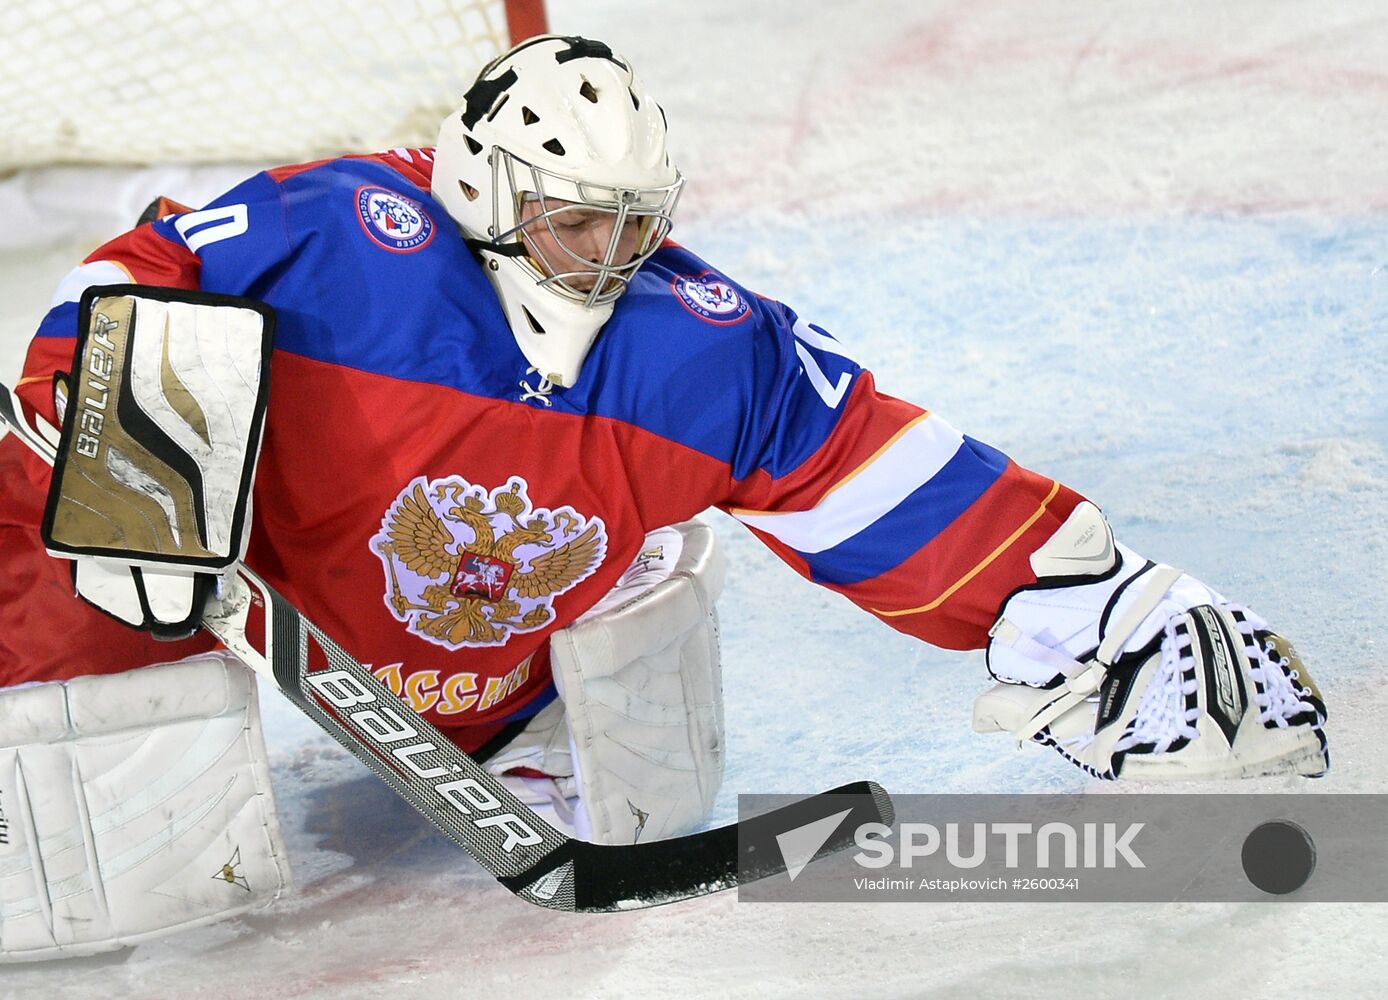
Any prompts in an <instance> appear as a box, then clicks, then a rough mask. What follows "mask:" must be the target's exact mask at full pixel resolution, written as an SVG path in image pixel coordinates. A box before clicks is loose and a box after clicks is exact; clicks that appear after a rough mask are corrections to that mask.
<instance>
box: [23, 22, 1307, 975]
mask: <svg viewBox="0 0 1388 1000" xmlns="http://www.w3.org/2000/svg"><path fill="white" fill-rule="evenodd" d="M683 184H684V178H683V177H682V175H681V174H680V172H679V170H678V169H677V168H676V166H675V164H674V161H673V160H672V159H671V156H670V153H669V152H668V150H667V148H666V121H665V115H664V113H663V112H662V111H661V109H660V107H659V105H658V104H657V103H656V102H655V100H654V99H653V98H652V97H651V96H650V95H649V94H647V93H646V92H645V90H644V89H643V88H642V86H641V84H640V82H639V81H638V79H637V78H636V76H635V75H634V74H633V72H632V70H631V68H630V66H629V64H628V63H627V62H626V60H625V59H623V58H621V57H620V56H618V55H616V54H614V53H613V52H612V51H611V50H610V49H609V48H608V47H607V46H605V45H603V44H601V43H599V42H595V41H590V40H585V39H579V38H563V37H553V36H545V37H541V38H538V39H532V40H530V41H528V42H525V43H522V44H521V45H520V46H518V47H517V48H516V49H514V50H512V51H511V52H509V53H507V54H506V55H504V56H502V57H500V58H499V59H497V60H496V61H494V62H493V63H492V64H490V65H489V66H487V67H486V68H485V69H484V70H483V71H482V73H481V75H480V76H479V78H478V79H477V81H476V83H475V84H474V85H473V86H472V87H471V89H470V90H469V91H468V92H467V94H466V95H465V98H464V100H463V103H462V105H461V106H460V107H459V108H458V110H457V111H456V112H455V113H453V114H451V115H449V117H448V118H447V119H446V120H445V121H444V122H443V123H442V127H441V130H440V133H439V138H438V143H437V146H436V147H435V148H431V149H409V150H403V149H397V150H392V151H389V152H384V153H373V154H365V155H358V156H345V157H341V158H337V159H332V160H327V161H322V162H317V163H309V164H300V165H296V166H286V167H281V168H279V169H275V170H270V171H267V172H264V173H260V174H257V175H256V176H254V177H251V178H250V179H248V180H246V181H245V182H244V183H242V184H240V185H238V186H236V187H234V188H233V189H232V190H230V191H228V192H227V193H226V194H225V195H223V196H222V197H220V198H218V199H217V200H215V201H213V202H212V203H211V204H208V205H206V206H202V207H199V208H197V209H195V210H194V209H188V208H184V207H182V206H175V205H166V206H164V209H163V210H162V211H161V212H159V213H156V215H157V217H155V218H152V219H151V220H149V221H146V222H144V223H143V224H141V225H139V226H138V227H136V228H135V229H133V230H131V231H130V232H128V233H126V234H124V235H122V236H120V237H119V238H117V239H115V240H113V241H112V242H110V243H108V244H107V245H105V246H103V247H101V248H100V249H98V250H97V251H96V252H94V253H93V254H92V255H91V256H90V257H89V258H87V260H86V261H85V262H83V263H82V264H81V265H80V266H79V267H77V268H76V269H75V270H74V271H72V273H71V274H69V275H68V277H67V278H66V279H65V280H64V281H63V283H62V284H61V286H60V287H59V288H58V289H57V291H56V294H55V295H54V298H53V304H52V308H51V309H50V310H49V312H48V314H47V315H46V316H45V317H44V318H43V321H42V324H41V325H40V327H39V329H38V333H37V336H36V337H35V338H34V341H33V343H32V345H31V347H30V349H29V352H28V356H27V361H26V365H25V369H24V378H23V380H22V383H21V385H20V386H19V389H18V394H19V397H20V398H21V400H22V405H23V407H25V408H27V410H29V411H32V412H33V413H35V414H37V415H38V416H40V417H41V418H42V419H43V420H45V421H47V422H48V423H51V424H53V425H55V426H61V427H62V428H63V441H64V442H65V446H64V449H63V451H62V453H61V454H60V456H59V461H58V462H57V465H56V466H55V467H54V468H52V469H50V468H49V467H48V466H47V465H45V464H44V463H42V462H40V461H39V460H38V459H37V458H35V457H33V456H32V455H30V454H28V453H27V452H26V451H24V450H23V449H22V448H21V447H20V445H19V444H18V442H17V441H16V440H15V438H14V436H13V435H11V436H10V437H9V438H7V439H5V440H3V441H0V497H3V503H0V553H3V554H2V555H0V560H3V563H2V564H0V810H3V812H0V815H3V817H4V825H3V826H0V830H3V831H4V835H3V836H0V957H4V958H6V959H11V960H14V959H25V960H27V959H35V958H50V957H57V956H64V955H76V954H87V953H92V952H96V951H101V950H105V949H110V948H114V947H118V946H121V945H124V944H129V943H134V942H138V941H141V940H146V939H148V938H150V937H154V936H157V935H160V934H164V933H168V932H169V931H172V930H176V929H178V928H181V927H188V926H193V925H196V924H201V923H206V922H209V921H212V920H216V919H220V918H223V917H226V916H228V915H231V914H234V913H239V912H243V911H245V910H247V909H249V908H252V907H260V906H264V905H267V903H268V902H269V901H271V900H272V899H274V898H275V897H276V896H277V895H278V894H279V893H280V892H281V891H283V889H284V887H285V886H286V885H287V884H288V866H287V862H286V858H285V848H284V843H283V840H282V838H281V836H280V833H279V830H278V827H277V824H276V819H275V809H274V803H273V798H272V794H271V789H270V784H269V780H268V770H267V767H266V762H265V748H264V742H263V738H262V734H261V730H260V724H259V721H258V713H257V702H256V688H255V685H254V684H253V683H252V682H251V680H250V679H249V675H248V673H247V671H246V670H245V668H244V667H243V666H242V665H241V664H239V663H238V662H237V661H236V660H235V659H234V658H233V657H232V656H231V655H230V654H229V653H228V652H227V651H226V650H224V649H221V648H218V647H217V645H216V643H215V642H214V641H213V640H212V638H211V637H210V636H209V635H208V634H207V633H206V632H203V631H199V628H198V626H199V622H200V621H202V619H203V616H204V614H205V613H206V612H207V609H208V607H209V602H215V601H217V600H218V599H219V597H220V595H221V594H222V588H223V586H224V584H225V573H226V572H227V570H228V567H231V566H233V565H235V564H236V563H237V562H238V561H242V560H243V561H244V563H245V565H246V566H248V567H250V568H251V569H253V570H254V571H255V572H256V573H257V574H259V575H260V576H262V577H263V578H264V579H265V580H267V581H268V582H269V583H271V584H272V585H273V586H274V587H275V588H276V589H277V590H278V591H280V592H282V593H283V594H285V595H287V596H288V597H289V598H290V599H292V601H293V602H294V603H295V604H296V605H297V606H298V607H300V608H302V609H303V610H304V611H305V612H306V614H307V615H308V616H309V617H311V618H312V619H313V620H314V621H315V622H316V623H317V624H318V625H319V626H321V627H322V628H323V629H324V630H325V632H327V633H329V634H331V635H332V636H333V637H334V638H335V639H336V640H337V641H338V642H339V643H340V644H341V645H342V647H343V648H344V649H346V650H348V651H350V653H351V655H352V656H353V657H355V658H356V659H357V660H359V661H361V662H362V663H364V664H366V665H368V666H369V668H370V669H371V670H372V671H373V672H374V673H375V675H376V676H377V677H378V678H380V679H382V680H383V681H385V682H386V683H387V684H388V685H389V686H390V688H391V690H392V691H394V692H395V693H396V694H397V695H398V696H399V697H400V698H401V699H402V700H404V701H405V702H406V703H408V704H409V705H410V706H411V707H412V708H413V709H414V710H415V711H417V712H418V713H419V714H420V715H421V716H422V717H424V718H425V719H427V720H428V721H429V722H431V723H433V724H434V725H435V726H436V727H438V728H439V729H440V730H442V731H443V732H444V733H446V734H447V736H448V738H449V739H450V740H452V741H453V743H455V744H456V745H457V746H458V747H459V748H461V749H462V750H465V751H467V752H468V753H470V754H471V755H472V756H473V757H474V758H476V759H477V760H480V761H482V762H484V764H485V766H486V767H487V768H488V769H489V770H490V771H491V772H492V773H493V774H495V775H497V776H498V777H499V778H501V779H502V780H503V781H504V782H505V783H506V785H507V787H509V788H511V789H513V790H514V791H515V793H516V794H517V795H518V796H521V797H523V800H524V801H525V802H527V803H529V804H531V805H532V806H534V807H535V808H536V809H537V810H539V811H540V812H541V813H542V815H544V816H545V817H546V819H547V820H548V821H549V822H551V823H552V824H554V825H555V826H556V827H557V828H559V829H563V830H565V831H568V832H570V833H572V834H574V835H576V836H578V837H580V838H582V839H585V840H592V841H596V842H599V843H612V844H617V843H625V844H630V843H632V842H636V841H648V840H653V839H659V838H663V837H669V836H672V835H675V834H678V833H680V832H682V831H686V830H689V829H692V828H695V827H697V826H698V825H699V824H700V823H701V822H702V821H703V820H704V819H705V817H706V816H707V815H708V812H709V810H710V809H711V807H712V804H713V801H714V798H715V796H716V795H717V792H718V788H719V784H720V780H721V776H722V747H723V735H722V726H723V723H722V705H721V685H720V680H719V655H718V626H717V616H716V612H715V602H716V599H717V597H718V594H719V590H720V586H721V580H722V574H723V566H722V562H721V557H720V555H719V553H718V550H717V547H716V545H715V542H714V536H713V533H712V531H711V530H710V529H709V528H708V527H707V526H706V525H704V524H703V523H701V522H700V521H698V520H697V516H698V515H699V514H700V513H701V512H703V511H705V510H707V509H708V508H711V507H717V508H720V509H721V510H724V511H726V512H728V513H730V514H731V515H732V516H733V517H735V518H737V519H738V520H739V521H741V522H742V523H743V524H744V525H746V527H747V528H748V529H750V530H751V531H752V533H753V534H754V535H755V536H756V537H757V538H758V539H760V540H761V541H762V542H764V543H765V544H766V546H767V547H768V548H770V549H771V551H773V552H774V553H775V554H776V555H777V556H779V557H780V558H781V559H782V560H784V561H785V562H786V563H787V564H789V566H790V567H791V568H792V569H793V570H794V571H796V572H798V573H800V574H801V575H803V576H805V577H807V578H809V579H811V580H813V581H815V582H816V583H818V584H820V585H822V586H824V587H827V588H829V589H831V590H834V591H836V592H838V593H840V594H842V595H844V596H845V597H846V598H848V599H849V600H851V601H852V602H854V603H855V604H856V605H858V606H859V607H861V608H862V609H863V610H864V611H865V612H867V613H868V614H870V615H873V616H875V617H877V618H879V619H880V620H882V621H884V622H886V623H887V624H889V625H891V626H892V627H894V628H896V629H899V630H900V631H902V632H905V633H907V634H909V635H912V636H915V637H918V638H919V639H921V640H923V641H925V642H929V643H933V644H935V645H938V646H943V647H947V648H951V649H961V650H965V649H984V648H986V650H987V663H988V668H989V671H990V673H991V674H992V678H991V681H990V683H991V689H990V690H987V691H985V692H983V693H982V694H981V695H980V696H979V698H978V700H977V702H976V706H975V715H974V724H975V728H976V729H978V730H980V731H985V732H989V731H998V732H1005V733H1008V734H1010V735H1011V737H1012V738H1013V739H1014V740H1017V741H1033V742H1036V743H1038V744H1041V745H1042V746H1045V747H1050V748H1052V749H1054V750H1056V751H1058V752H1059V753H1060V755H1061V756H1062V757H1064V758H1065V759H1066V760H1068V761H1069V762H1071V763H1072V764H1075V765H1077V766H1079V767H1080V768H1082V769H1084V771H1086V772H1087V773H1089V774H1090V775H1093V776H1094V777H1096V778H1103V779H1115V778H1118V779H1134V778H1136V779H1140V780H1144V781H1147V780H1165V779H1181V778H1191V777H1194V778H1240V777H1251V776H1259V775H1277V774H1289V775H1308V776H1309V775H1318V774H1320V773H1322V772H1323V771H1325V769H1326V768H1327V766H1328V760H1329V758H1328V755H1327V750H1326V740H1325V735H1324V728H1323V727H1324V723H1325V718H1326V711H1325V707H1324V704H1323V702H1322V700H1321V697H1320V695H1319V693H1318V692H1317V690H1316V687H1315V685H1314V683H1313V682H1312V680H1311V677H1310V675H1309V674H1308V672H1307V670H1306V667H1305V666H1304V665H1303V664H1302V663H1301V662H1300V661H1299V659H1298V657H1297V655H1296V653H1295V652H1294V650H1293V649H1292V647H1291V646H1290V645H1289V643H1288V642H1287V641H1286V640H1284V639H1283V638H1282V637H1281V636H1280V635H1279V634H1278V633H1277V632H1275V631H1274V630H1273V629H1272V628H1271V627H1270V625H1269V624H1268V623H1267V622H1265V621H1263V619H1261V618H1260V617H1259V616H1258V615H1257V614H1256V613H1255V612H1254V611H1252V610H1250V609H1249V608H1246V607H1243V606H1242V605H1239V604H1237V603H1234V602H1232V601H1230V600H1227V599H1226V598H1225V597H1224V596H1223V595H1222V594H1220V593H1219V592H1217V591H1216V590H1214V589H1212V588H1211V587H1209V586H1207V585H1206V584H1204V583H1202V582H1200V581H1198V580H1196V579H1194V578H1192V577H1191V576H1190V575H1189V574H1186V573H1183V572H1182V571H1181V570H1179V569H1177V568H1174V567H1173V566H1171V565H1168V564H1165V563H1160V562H1154V561H1153V560H1151V559H1148V558H1145V557H1144V556H1142V555H1139V554H1138V553H1136V552H1134V551H1133V550H1131V549H1130V548H1128V547H1126V546H1125V545H1123V544H1122V543H1121V542H1119V541H1117V540H1115V538H1114V537H1113V534H1112V532H1111V530H1110V528H1109V525H1108V523H1107V521H1106V520H1105V517H1104V515H1103V514H1102V513H1101V511H1100V509H1099V507H1097V506H1096V505H1095V504H1094V503H1093V502H1091V501H1089V500H1087V499H1086V498H1084V497H1082V496H1080V495H1078V494H1077V493H1076V492H1075V491H1073V490H1071V489H1069V488H1067V487H1066V486H1064V485H1063V484H1061V483H1059V482H1057V481H1055V480H1053V479H1051V478H1049V477H1047V476H1045V475H1041V474H1038V473H1035V472H1031V471H1028V470H1026V469H1023V468H1021V467H1019V466H1018V465H1017V464H1016V463H1014V462H1012V461H1011V460H1010V459H1008V458H1007V457H1006V456H1005V455H1004V454H1003V453H1001V452H999V451H997V450H995V449H994V448H992V447H990V446H988V445H986V444H984V443H982V442H980V441H977V440H975V439H973V438H971V437H968V436H966V435H963V434H961V433H960V432H959V431H957V430H956V429H955V428H954V427H952V426H951V425H950V424H949V423H947V422H946V421H945V420H944V419H943V418H942V417H940V416H939V415H937V414H935V413H933V412H930V411H928V410H925V409H922V408H921V407H920V406H917V405H915V404H913V403H909V402H905V401H902V400H899V399H894V398H891V397H890V396H887V395H884V394H882V393H880V392H878V391H877V389H876V387H875V385H874V382H873V377H872V375H871V374H870V373H869V372H868V371H866V370H864V369H863V368H862V367H860V366H859V365H858V364H857V363H855V362H854V361H853V360H852V357H851V350H850V348H849V347H848V346H847V344H848V343H849V342H850V341H851V336H849V337H845V339H844V340H842V341H841V340H840V339H838V336H837V335H833V334H830V333H829V332H828V331H826V330H825V329H823V328H821V327H820V326H817V325H815V324H814V323H813V322H812V320H811V319H810V318H806V317H801V316H799V315H798V314H797V313H796V312H795V311H794V310H793V309H792V308H790V307H789V306H787V305H785V304H782V303H780V302H778V301H775V300H773V299H770V298H765V297H762V296H759V295H757V294H755V293H753V292H752V291H750V290H748V289H746V288H744V287H743V286H742V285H740V284H738V282H737V281H736V280H735V279H734V278H733V277H731V276H729V275H726V274H724V273H723V272H722V271H720V270H718V269H717V267H716V266H714V265H713V264H711V263H708V262H706V261H704V260H702V259H701V258H700V257H698V256H697V255H696V254H695V253H693V252H692V251H690V250H687V249H685V248H684V247H682V246H680V245H679V244H677V243H675V242H674V241H673V240H672V239H671V238H670V232H671V224H672V219H673V217H674V213H675V209H676V203H677V202H678V200H679V197H680V192H681V189H682V187H683Z"/></svg>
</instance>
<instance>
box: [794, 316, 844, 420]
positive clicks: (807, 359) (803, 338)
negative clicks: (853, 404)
mask: <svg viewBox="0 0 1388 1000" xmlns="http://www.w3.org/2000/svg"><path fill="white" fill-rule="evenodd" d="M791 332H792V333H794V334H795V353H796V354H798V355H799V356H800V365H801V367H802V368H804V370H805V374H806V375H807V376H808V377H809V380H810V385H812V386H814V391H815V392H817V393H819V398H820V399H822V400H824V405H825V406H827V407H829V409H831V410H833V409H837V408H838V405H839V404H840V403H842V402H843V397H844V393H846V392H848V386H849V384H850V383H852V381H853V375H852V373H851V372H843V373H841V374H840V375H839V380H838V381H837V382H835V383H831V382H830V381H829V376H827V375H825V374H824V369H823V368H821V367H819V362H818V361H816V360H815V358H814V355H813V354H811V353H810V351H809V348H810V347H813V348H814V349H815V350H817V351H822V352H823V353H825V354H835V355H838V356H839V357H841V358H848V360H849V361H853V359H852V358H851V357H850V356H849V354H848V352H847V351H845V350H844V349H843V345H842V344H840V343H839V342H838V341H837V340H835V339H834V338H833V337H831V336H829V335H828V334H827V333H823V332H821V331H820V330H817V329H815V328H814V327H812V326H811V325H810V324H809V323H807V322H805V321H804V320H803V319H797V320H796V321H795V326H794V327H792V328H791ZM806 345H809V346H808V347H807V346H806ZM853 363H854V364H857V362H856V361H854V362H853Z"/></svg>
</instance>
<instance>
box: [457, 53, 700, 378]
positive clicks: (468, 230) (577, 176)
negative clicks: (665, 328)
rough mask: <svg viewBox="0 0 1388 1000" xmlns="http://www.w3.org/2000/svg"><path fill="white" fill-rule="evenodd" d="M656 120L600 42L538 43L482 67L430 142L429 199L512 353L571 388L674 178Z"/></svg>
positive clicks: (663, 218) (660, 219)
mask: <svg viewBox="0 0 1388 1000" xmlns="http://www.w3.org/2000/svg"><path fill="white" fill-rule="evenodd" d="M665 132H666V126H665V114H664V112H662V111H661V110H660V106H659V105H657V104H656V103H655V101H653V100H651V99H650V98H649V97H648V96H647V95H646V93H645V91H644V90H643V88H642V87H641V84H640V83H639V82H638V81H637V79H636V77H635V76H634V75H633V73H632V71H631V69H630V67H629V66H628V65H627V63H626V61H625V60H623V59H621V58H620V57H618V56H616V55H614V54H613V53H612V50H611V49H609V48H608V47H607V46H606V45H604V44H602V43H601V42H595V41H590V40H588V39H584V38H566V37H559V36H555V35H544V36H540V37H538V38H532V39H529V40H527V41H525V42H522V43H521V44H520V45H518V46H516V47H515V48H513V49H512V50H511V51H509V52H507V53H505V54H504V55H502V56H500V57H498V58H497V59H495V60H493V61H492V62H491V63H489V64H488V65H487V66H486V67H484V68H483V70H482V72H481V74H480V75H479V76H478V78H477V81H476V82H475V83H474V84H473V85H472V87H471V88H470V89H469V90H468V92H467V95H466V97H465V99H464V103H463V106H462V107H461V108H459V109H458V110H457V111H456V112H454V113H453V114H451V115H449V116H448V117H447V118H446V119H445V120H444V122H443V127H442V129H441V130H440V131H439V140H438V146H437V149H436V150H435V155H434V180H433V194H434V197H435V198H437V199H438V200H439V202H441V203H442V204H443V206H444V208H446V209H447V210H448V213H449V214H450V215H451V216H452V217H453V218H454V220H456V221H457V223H458V224H459V226H460V227H461V228H462V230H463V235H464V237H465V238H466V240H467V242H468V245H469V246H470V247H471V248H472V249H473V251H474V252H476V253H477V254H478V256H479V257H480V258H481V260H482V263H483V268H484V270H485V273H486V275H487V277H488V279H489V280H490V281H491V283H492V286H493V288H495V289H496V293H497V297H498V298H499V299H500V300H501V305H502V308H503V310H504V312H505V314H506V320H507V322H508V323H509V324H510V327H511V331H512V333H513V334H514V335H515V338H516V341H517V343H518V344H519V345H520V349H521V351H522V353H523V354H524V355H525V357H526V358H527V359H528V360H529V362H530V363H531V365H533V366H534V368H535V369H536V370H537V371H538V372H539V373H540V375H541V376H543V377H544V378H546V379H548V380H549V382H550V383H551V384H553V385H555V386H571V385H573V384H574V383H575V382H576V381H577V380H578V376H579V372H580V371H581V369H582V366H583V360H584V358H585V357H587V355H588V351H589V349H590V348H591V347H592V345H593V341H594V340H595V339H596V338H597V335H598V333H599V331H600V330H601V329H602V326H603V324H604V323H606V322H607V320H608V318H609V317H610V316H611V315H612V309H613V304H614V303H615V302H616V301H617V299H618V298H620V297H621V295H622V293H623V292H624V291H626V287H627V283H628V282H629V281H630V280H631V277H632V275H634V274H635V273H636V270H637V268H639V267H640V266H641V264H642V263H643V262H644V261H645V260H646V259H647V258H648V257H649V256H650V255H651V254H652V253H654V252H655V250H656V249H657V248H658V247H659V246H660V244H661V241H662V240H664V239H665V237H666V235H667V234H668V233H669V232H670V225H671V215H672V213H673V212H674V208H675V203H676V201H677V200H678V199H679V194H680V189H681V188H682V187H683V185H684V179H683V178H682V177H681V176H680V172H679V171H678V170H677V169H675V166H674V164H673V163H672V162H671V160H670V155H669V153H668V152H667V151H666V148H665Z"/></svg>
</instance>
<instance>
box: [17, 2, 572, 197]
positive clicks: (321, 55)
mask: <svg viewBox="0 0 1388 1000" xmlns="http://www.w3.org/2000/svg"><path fill="white" fill-rule="evenodd" d="M0 11H3V12H4V15H5V18H4V22H5V28H4V30H5V36H6V39H5V40H6V46H5V49H6V56H5V65H4V66H3V68H0V109H3V112H4V118H5V121H4V122H3V125H2V126H0V129H2V131H0V172H3V171H9V170H15V169H19V168H25V167H33V166H39V165H46V164H54V163H100V164H157V163H207V162H220V163H225V162H231V161H242V162H271V161H273V162H281V163H285V162H294V161H300V160H307V159H313V158H317V157H322V156H330V155H336V154H340V153H344V152H364V151H369V150H375V149H385V148H390V147H394V146H416V145H431V144H432V143H433V141H434V138H435V136H436V134H437V131H438V123H439V121H440V120H442V118H443V116H444V115H445V114H447V113H448V111H449V110H451V109H452V108H453V107H455V106H456V105H457V104H458V102H459V101H460V100H461V98H462V94H463V91H464V90H465V89H466V86H467V83H468V82H469V81H470V80H471V79H472V78H473V77H474V76H475V75H476V73H477V70H478V69H479V68H480V67H481V66H482V64H483V63H485V62H486V61H487V60H488V59H490V58H491V57H492V56H494V55H496V54H497V53H498V52H501V51H504V50H505V49H506V48H508V47H509V46H510V45H511V44H512V40H516V41H519V40H520V39H521V38H525V37H528V36H530V35H532V34H538V33H540V32H542V31H543V30H544V23H545V22H544V8H543V4H542V0H300V2H294V0H47V2H43V3H36V2H33V0H0Z"/></svg>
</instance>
